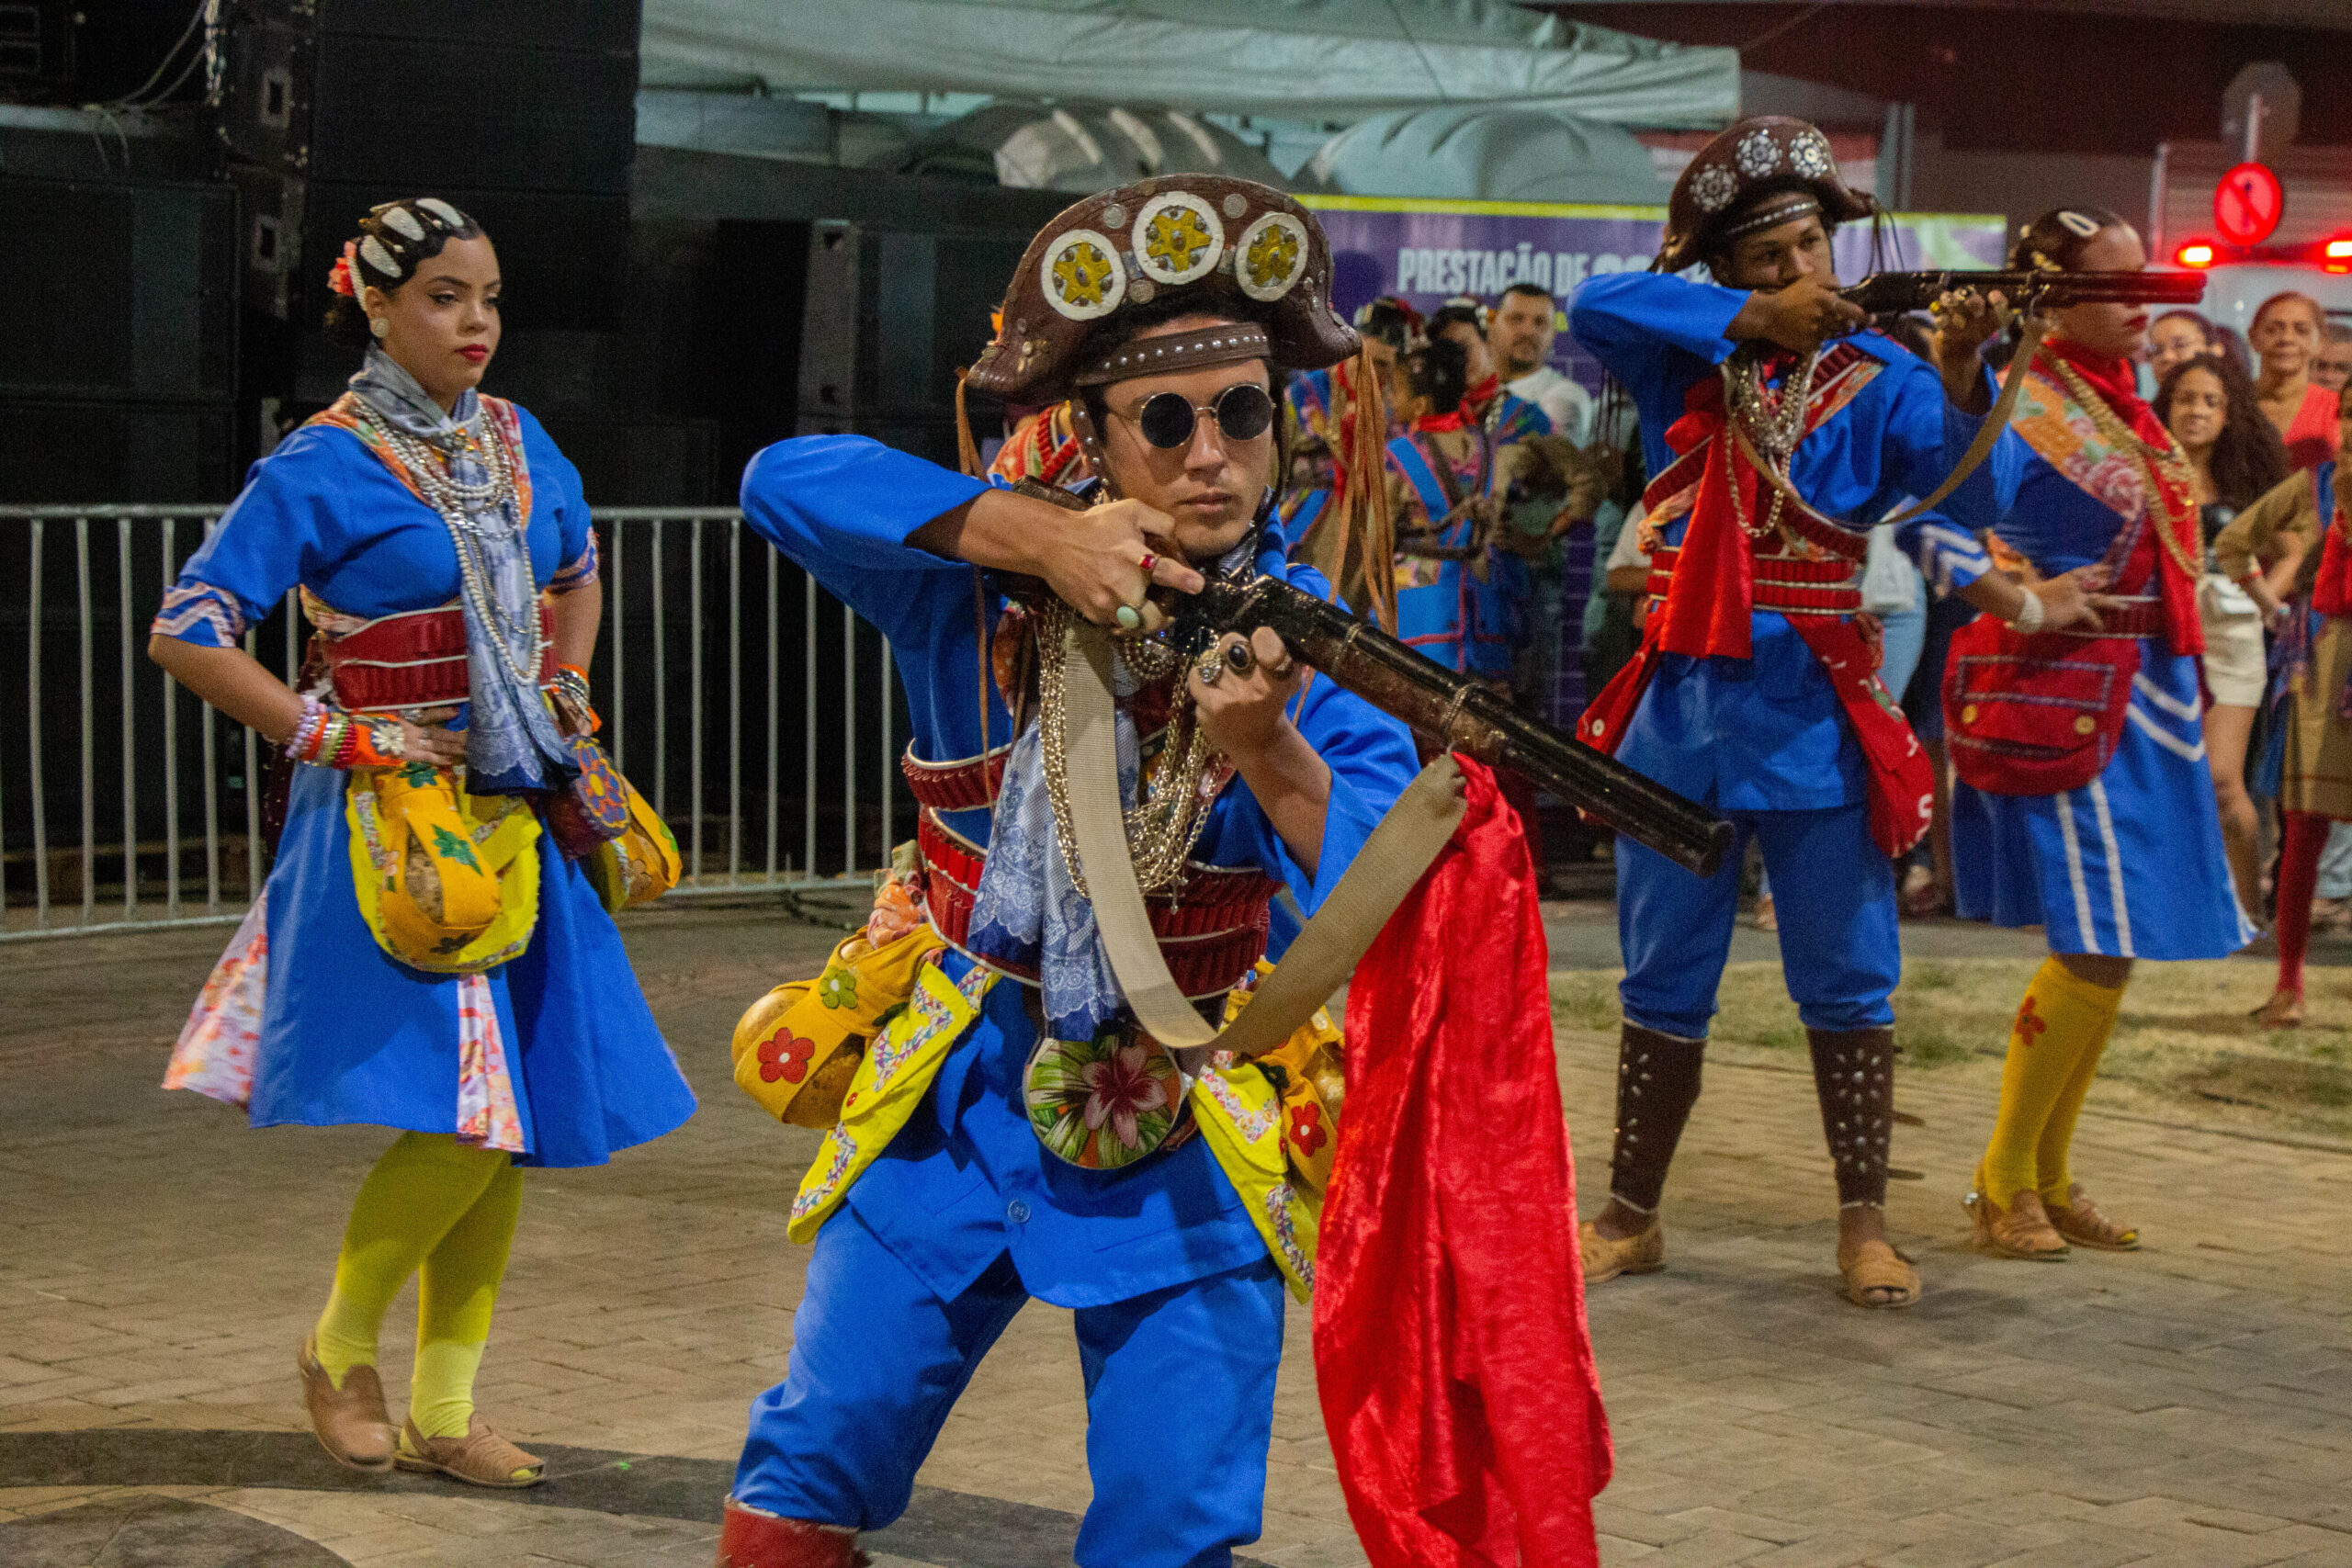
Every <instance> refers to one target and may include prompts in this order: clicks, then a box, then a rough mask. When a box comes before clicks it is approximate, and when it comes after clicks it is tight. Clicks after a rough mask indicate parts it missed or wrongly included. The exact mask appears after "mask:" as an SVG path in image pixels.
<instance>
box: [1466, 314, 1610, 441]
mask: <svg viewBox="0 0 2352 1568" xmlns="http://www.w3.org/2000/svg"><path fill="white" fill-rule="evenodd" d="M1559 321H1560V315H1559V309H1558V307H1557V306H1555V304H1554V303H1553V302H1552V296H1551V295H1549V294H1547V293H1545V292H1544V290H1543V289H1542V288H1538V287H1537V286H1536V285H1534V284H1532V283H1514V284H1512V285H1511V286H1510V288H1506V289H1504V290H1503V297H1502V299H1501V301H1500V302H1499V303H1498V305H1497V306H1496V307H1495V310H1494V311H1493V313H1492V314H1491V315H1489V316H1488V317H1487V349H1488V351H1489V352H1491V353H1492V354H1493V355H1494V359H1495V367H1496V369H1497V370H1498V371H1499V372H1500V373H1501V375H1502V378H1503V389H1504V390H1505V391H1507V392H1509V393H1510V395H1511V396H1513V397H1515V398H1521V399H1524V400H1526V401H1528V402H1531V403H1533V404H1534V405H1535V406H1536V407H1537V408H1540V409H1542V410H1543V411H1544V414H1545V415H1546V416H1547V417H1548V418H1549V419H1550V420H1551V422H1552V430H1553V432H1554V434H1559V435H1565V436H1566V437H1567V438H1568V439H1569V440H1571V441H1573V442H1575V443H1576V444H1577V446H1583V445H1584V444H1585V443H1586V442H1587V441H1588V440H1589V439H1590V438H1591V436H1590V432H1591V426H1592V394H1591V393H1590V392H1588V391H1586V390H1585V389H1583V388H1582V387H1579V386H1577V384H1576V383H1575V382H1574V381H1572V380H1570V379H1568V378H1566V376H1563V375H1561V374H1560V373H1559V372H1558V371H1557V370H1555V369H1553V368H1552V367H1551V366H1549V365H1547V364H1545V363H1544V358H1545V356H1546V355H1549V354H1550V353H1551V352H1552V337H1553V334H1554V333H1556V332H1557V331H1558V330H1559Z"/></svg>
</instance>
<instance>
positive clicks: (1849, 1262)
mask: <svg viewBox="0 0 2352 1568" xmlns="http://www.w3.org/2000/svg"><path fill="white" fill-rule="evenodd" d="M1838 1274H1839V1275H1840V1276H1841V1277H1842V1278H1843V1279H1844V1280H1845V1281H1846V1299H1847V1300H1848V1301H1849V1302H1851V1303H1854V1304H1855V1305H1856V1306H1858V1307H1875V1308H1878V1309H1880V1310H1882V1311H1886V1310H1890V1309H1893V1308H1895V1307H1907V1306H1917V1305H1918V1303H1919V1270H1917V1269H1914V1268H1912V1267H1911V1260H1910V1259H1909V1258H1905V1257H1904V1256H1903V1254H1901V1253H1899V1252H1897V1251H1895V1250H1894V1247H1892V1246H1891V1245H1889V1244H1888V1243H1886V1242H1883V1241H1866V1242H1864V1243H1862V1245H1861V1246H1860V1247H1857V1248H1855V1250H1854V1256H1853V1257H1852V1258H1847V1257H1845V1256H1844V1255H1843V1253H1842V1252H1841V1253H1840V1254H1839V1256H1838Z"/></svg>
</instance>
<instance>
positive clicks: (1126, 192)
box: [967, 175, 1361, 403]
mask: <svg viewBox="0 0 2352 1568" xmlns="http://www.w3.org/2000/svg"><path fill="white" fill-rule="evenodd" d="M1175 298H1181V299H1182V300H1183V302H1184V304H1185V305H1186V306H1187V307H1190V308H1197V309H1199V310H1202V311H1204V312H1208V313H1213V314H1216V315H1219V316H1223V317H1226V318H1227V319H1228V320H1229V321H1238V322H1242V323H1247V324H1245V325H1243V326H1241V327H1239V328H1238V329H1233V328H1224V329H1207V330H1203V331H1198V332H1187V333H1168V334H1162V335H1158V336H1154V337H1152V338H1149V339H1148V340H1140V341H1139V342H1136V343H1132V344H1131V343H1130V339H1131V338H1132V336H1133V318H1134V313H1135V309H1136V307H1137V306H1142V305H1149V304H1152V303H1153V302H1154V301H1167V300H1170V299H1175ZM1155 314H1158V312H1157V311H1155ZM1162 319H1164V318H1162ZM1360 341H1361V340H1360V339H1359V338H1358V337H1357V335H1356V331H1355V329H1354V328H1353V327H1351V326H1349V325H1348V324H1347V323H1346V322H1345V321H1341V320H1340V318H1339V317H1338V316H1337V315H1336V314H1334V313H1333V312H1332V310H1331V247H1330V243H1329V241H1328V240H1326V239H1325V238H1324V235H1323V226H1322V225H1321V224H1320V223H1317V221H1316V220H1315V215H1314V214H1313V213H1312V212H1309V211H1308V210H1306V209H1305V208H1304V207H1301V206H1300V205H1299V204H1298V203H1297V202H1295V201H1294V200H1292V199H1291V198H1290V197H1287V196H1285V195H1283V193H1282V192H1281V191H1278V190H1275V189H1274V188H1273V187H1272V186H1262V185H1260V184H1258V183H1257V182H1256V181H1254V180H1238V179H1231V178H1227V177H1225V176H1222V175H1165V176H1163V177H1160V178H1158V179H1149V180H1143V181H1139V182H1138V183H1136V184H1135V185H1131V186H1120V187H1119V188H1118V189H1116V190H1112V191H1105V192H1103V194H1101V195H1100V196H1091V197H1087V198H1086V199H1085V200H1083V201H1080V202H1077V203H1074V204H1073V205H1071V206H1069V207H1068V208H1065V209H1063V210H1062V211H1061V212H1060V213H1059V214H1057V216H1056V217H1055V219H1054V220H1053V221H1052V222H1050V223H1048V224H1046V227H1045V228H1044V229H1042V230H1040V231H1038V234H1037V237H1036V238H1035V240H1032V241H1031V242H1030V243H1029V248H1028V250H1026V251H1025V252H1023V254H1022V257H1021V265H1020V267H1019V268H1018V269H1017V270H1016V271H1015V272H1014V273H1013V275H1012V286H1011V288H1008V289H1007V290H1006V291H1005V297H1004V308H1003V312H1002V316H1001V320H1000V321H999V323H998V328H997V335H996V341H995V342H993V343H991V344H989V345H988V347H986V348H984V349H982V350H981V351H980V356H979V358H978V361H977V362H975V363H974V365H973V366H972V369H971V374H970V376H969V377H968V378H967V380H968V383H969V385H970V386H972V387H973V388H975V389H978V390H979V391H983V392H988V393H990V394H992V395H994V396H996V397H1000V398H1003V399H1005V400H1008V401H1012V402H1022V403H1047V402H1054V401H1057V400H1060V399H1062V398H1066V397H1069V395H1070V394H1071V392H1072V391H1073V390H1075V389H1077V388H1080V387H1083V386H1100V385H1102V384H1103V383H1105V382H1110V381H1116V380H1120V379H1123V378H1126V377H1130V376H1141V375H1148V374H1149V373H1151V372H1152V371H1155V370H1167V369H1174V368H1177V367H1179V366H1185V367H1189V366H1194V365H1219V364H1230V363H1234V362H1237V361H1239V360H1244V359H1264V360H1267V361H1269V362H1270V363H1271V364H1272V367H1273V368H1275V369H1277V370H1319V369H1321V368H1323V367H1325V366H1328V365H1336V364H1338V363H1339V362H1340V360H1342V359H1345V358H1347V357H1348V356H1349V355H1351V354H1353V353H1355V352H1356V349H1357V346H1358V344H1359V343H1360Z"/></svg>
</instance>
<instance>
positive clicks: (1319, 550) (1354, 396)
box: [1281, 294, 1421, 608]
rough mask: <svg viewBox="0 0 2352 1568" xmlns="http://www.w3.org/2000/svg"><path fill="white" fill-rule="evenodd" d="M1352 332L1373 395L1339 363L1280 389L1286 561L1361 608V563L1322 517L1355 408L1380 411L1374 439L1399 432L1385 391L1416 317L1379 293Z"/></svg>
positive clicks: (1337, 483) (1339, 484) (1334, 496)
mask: <svg viewBox="0 0 2352 1568" xmlns="http://www.w3.org/2000/svg"><path fill="white" fill-rule="evenodd" d="M1355 322H1356V330H1357V331H1358V332H1359V333H1363V345H1364V352H1365V354H1366V355H1367V356H1368V357H1369V358H1370V359H1371V361H1372V368H1373V372H1374V381H1373V386H1372V388H1371V389H1370V393H1369V394H1368V393H1367V392H1366V389H1363V388H1361V387H1358V386H1357V385H1356V375H1357V370H1356V364H1355V362H1354V361H1353V360H1342V361H1341V362H1340V364H1338V365H1335V366H1333V367H1331V368H1329V370H1302V371H1297V372H1295V373H1294V374H1293V375H1292V376H1291V378H1290V379H1289V381H1288V382H1287V383H1286V384H1285V385H1284V387H1283V426H1284V430H1283V450H1285V451H1287V452H1288V453H1289V454H1290V466H1291V468H1290V483H1289V485H1288V486H1287V487H1285V491H1284V494H1283V500H1282V510H1281V516H1282V522H1283V532H1284V533H1286V534H1287V535H1288V536H1290V558H1291V559H1293V560H1299V561H1305V562H1306V563H1307V564H1308V565H1310V566H1313V567H1315V568H1316V569H1317V570H1319V571H1321V572H1322V573H1323V575H1324V576H1325V577H1327V578H1329V580H1330V581H1332V582H1333V583H1335V584H1337V585H1338V586H1339V589H1340V593H1341V595H1342V596H1343V597H1345V598H1346V599H1347V601H1348V602H1349V603H1350V604H1355V605H1357V606H1358V607H1359V608H1361V607H1363V592H1362V589H1363V581H1362V578H1363V570H1362V566H1361V564H1360V563H1359V562H1356V561H1355V560H1354V558H1353V556H1352V552H1351V558H1350V560H1348V561H1346V562H1342V561H1341V560H1340V559H1339V546H1340V534H1341V533H1342V532H1344V530H1343V529H1341V528H1339V527H1329V526H1324V524H1325V523H1326V522H1327V520H1328V519H1327V513H1329V514H1334V515H1335V514H1336V513H1335V510H1334V508H1333V507H1332V505H1331V503H1332V502H1334V501H1337V500H1338V499H1339V498H1340V495H1341V494H1342V492H1343V491H1345V489H1346V475H1347V473H1348V470H1349V468H1350V467H1351V464H1352V462H1353V460H1354V451H1355V447H1354V442H1355V428H1356V411H1357V409H1358V408H1359V407H1361V406H1362V405H1363V404H1364V403H1366V402H1367V401H1369V402H1372V403H1374V404H1375V405H1376V406H1379V407H1380V409H1381V412H1380V413H1379V415H1378V416H1377V417H1378V420H1379V423H1380V426H1381V428H1380V429H1379V430H1377V431H1375V432H1374V433H1373V435H1372V439H1373V440H1374V441H1380V442H1385V441H1386V440H1387V439H1388V437H1389V436H1391V435H1394V434H1397V430H1399V429H1401V428H1402V427H1401V426H1399V425H1397V423H1395V421H1394V420H1393V419H1392V418H1391V417H1390V415H1389V413H1388V412H1387V410H1386V407H1385V389H1386V388H1387V386H1388V384H1389V382H1390V381H1391V380H1393V379H1394V378H1395V377H1396V374H1397V355H1400V354H1402V353H1404V352H1405V350H1406V349H1408V348H1409V347H1411V346H1412V345H1413V344H1415V343H1417V342H1419V339H1420V333H1421V313H1420V312H1419V310H1414V309H1413V307H1412V306H1411V305H1409V304H1408V303H1406V302H1405V300H1403V299H1399V298H1398V297H1397V296H1396V295H1394V294H1384V295H1382V296H1380V297H1379V298H1378V299H1374V300H1371V301H1370V302H1368V303H1366V304H1364V305H1363V306H1361V307H1359V308H1358V309H1357V310H1356V317H1355Z"/></svg>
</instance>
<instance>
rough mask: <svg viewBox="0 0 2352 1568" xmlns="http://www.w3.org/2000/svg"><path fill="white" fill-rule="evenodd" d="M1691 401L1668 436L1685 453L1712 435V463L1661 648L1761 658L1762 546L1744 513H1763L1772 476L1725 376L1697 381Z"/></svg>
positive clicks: (1666, 609)
mask: <svg viewBox="0 0 2352 1568" xmlns="http://www.w3.org/2000/svg"><path fill="white" fill-rule="evenodd" d="M1683 406H1684V408H1685V409H1686V410H1687V411H1688V412H1685V413H1684V414H1683V416H1682V417H1681V418H1680V419H1678V420H1676V421H1675V422H1674V423H1672V424H1671V425H1669V426H1668V427H1667V432H1666V444H1667V446H1668V447H1669V448H1671V449H1672V450H1674V451H1676V452H1678V453H1680V452H1688V451H1690V450H1691V448H1692V447H1694V446H1698V445H1699V443H1701V442H1702V441H1704V442H1706V443H1707V456H1706V459H1705V463H1706V466H1705V467H1704V468H1702V470H1701V471H1700V475H1699V492H1698V494H1697V495H1695V496H1694V497H1692V498H1691V522H1690V524H1689V525H1688V526H1687V527H1685V528H1684V529H1683V532H1682V555H1681V558H1679V560H1677V561H1676V562H1675V566H1674V577H1675V583H1676V587H1677V592H1673V593H1671V594H1668V596H1667V601H1666V603H1665V604H1661V605H1659V606H1657V609H1656V610H1654V611H1653V612H1652V615H1653V616H1654V617H1661V619H1660V624H1659V627H1658V641H1657V646H1658V650H1659V651H1660V652H1663V653H1682V654H1688V655H1690V656H1691V658H1693V659H1709V658H1714V657H1717V656H1721V657H1723V658H1727V659H1749V658H1753V657H1754V656H1755V649H1754V647H1753V644H1752V642H1751V638H1750V625H1749V621H1748V615H1749V614H1750V613H1751V612H1752V611H1753V610H1754V608H1755V605H1756V559H1755V556H1754V553H1753V552H1754V549H1755V547H1754V545H1753V544H1752V543H1751V542H1750V541H1749V539H1748V537H1747V529H1745V528H1743V527H1742V526H1741V525H1740V522H1739V519H1740V518H1741V517H1742V516H1747V517H1754V516H1755V515H1756V508H1757V502H1758V500H1759V498H1760V497H1761V495H1762V492H1763V485H1764V480H1763V478H1762V476H1760V475H1758V473H1757V471H1756V468H1755V465H1754V464H1752V463H1750V462H1748V461H1747V458H1746V457H1743V456H1741V455H1740V453H1739V450H1738V443H1737V442H1736V441H1734V440H1733V439H1732V438H1731V430H1730V422H1729V421H1728V420H1726V419H1725V418H1724V380H1723V378H1722V377H1720V376H1702V377H1701V378H1699V379H1698V380H1697V381H1695V382H1693V383H1691V390H1690V391H1689V392H1688V393H1687V394H1685V396H1684V400H1683ZM1735 502H1736V509H1735ZM1686 576H1687V577H1688V578H1689V579H1690V581H1689V582H1688V584H1687V586H1686V585H1685V583H1684V579H1685V577H1686Z"/></svg>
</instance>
